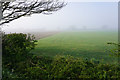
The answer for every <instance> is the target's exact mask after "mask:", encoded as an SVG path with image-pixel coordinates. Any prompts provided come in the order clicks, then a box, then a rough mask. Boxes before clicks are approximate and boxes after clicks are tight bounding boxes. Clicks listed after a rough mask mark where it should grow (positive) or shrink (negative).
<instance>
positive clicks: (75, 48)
mask: <svg viewBox="0 0 120 80" xmlns="http://www.w3.org/2000/svg"><path fill="white" fill-rule="evenodd" d="M117 37H118V35H117V32H110V31H109V32H108V31H107V32H105V31H98V32H97V31H81V32H75V31H71V32H60V33H58V34H55V35H53V36H49V37H46V38H43V39H40V40H38V42H37V46H36V48H35V50H34V51H33V53H34V54H36V55H40V56H41V55H42V56H49V57H54V56H56V55H71V56H74V57H82V58H85V59H95V60H104V61H103V62H107V63H114V62H117V60H118V59H117V58H116V57H111V56H109V55H110V54H111V52H110V50H111V49H114V48H115V47H114V46H113V45H108V44H107V43H108V42H117V41H118V38H117Z"/></svg>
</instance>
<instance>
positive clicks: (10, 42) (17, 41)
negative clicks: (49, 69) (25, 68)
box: [2, 33, 36, 70]
mask: <svg viewBox="0 0 120 80" xmlns="http://www.w3.org/2000/svg"><path fill="white" fill-rule="evenodd" d="M35 42H36V40H35V37H34V36H31V35H30V34H28V35H27V34H23V33H19V34H17V33H12V34H3V36H2V49H3V66H4V67H7V68H9V69H11V70H12V69H16V68H17V67H18V66H17V64H19V62H24V61H25V60H26V59H28V58H30V55H31V54H30V51H31V50H32V49H34V48H35V45H36V44H35ZM21 66H22V65H21Z"/></svg>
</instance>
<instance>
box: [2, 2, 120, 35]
mask: <svg viewBox="0 0 120 80" xmlns="http://www.w3.org/2000/svg"><path fill="white" fill-rule="evenodd" d="M117 18H118V6H117V2H69V3H68V4H67V6H65V7H64V8H63V9H61V10H59V11H57V12H54V13H53V14H51V15H44V14H35V15H32V16H29V17H22V18H20V19H18V20H15V21H13V22H11V23H10V24H6V25H4V27H3V31H5V32H6V33H9V32H47V31H117V28H118V21H117V20H118V19H117Z"/></svg>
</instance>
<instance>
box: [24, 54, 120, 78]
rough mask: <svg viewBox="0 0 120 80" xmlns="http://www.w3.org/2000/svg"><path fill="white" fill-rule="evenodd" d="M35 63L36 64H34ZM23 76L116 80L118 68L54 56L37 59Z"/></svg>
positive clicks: (119, 69)
mask: <svg viewBox="0 0 120 80" xmlns="http://www.w3.org/2000/svg"><path fill="white" fill-rule="evenodd" d="M34 60H35V61H37V62H34ZM34 60H32V63H33V64H34V66H31V67H28V68H26V69H25V70H26V72H25V74H24V76H26V78H28V79H29V78H30V79H36V80H39V79H41V80H61V79H62V80H71V79H72V80H78V79H88V78H89V79H97V80H99V79H100V80H104V79H106V80H107V79H118V78H120V77H119V74H120V66H117V65H114V64H113V65H112V64H101V63H99V64H98V63H97V64H96V63H94V62H91V61H88V60H83V59H81V58H75V57H72V56H56V57H55V58H54V59H53V60H50V59H49V58H45V57H44V56H43V57H37V56H36V58H34Z"/></svg>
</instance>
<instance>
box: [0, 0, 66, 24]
mask: <svg viewBox="0 0 120 80" xmlns="http://www.w3.org/2000/svg"><path fill="white" fill-rule="evenodd" d="M1 5H2V13H3V17H2V21H0V25H3V24H5V23H9V22H11V21H13V20H15V19H18V18H20V17H22V16H30V15H32V14H40V13H42V14H52V12H54V11H58V10H60V9H61V8H63V7H64V6H65V5H66V3H64V2H60V1H59V0H22V2H21V1H20V0H15V1H13V2H2V3H1Z"/></svg>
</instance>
